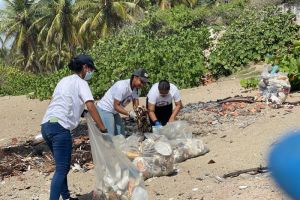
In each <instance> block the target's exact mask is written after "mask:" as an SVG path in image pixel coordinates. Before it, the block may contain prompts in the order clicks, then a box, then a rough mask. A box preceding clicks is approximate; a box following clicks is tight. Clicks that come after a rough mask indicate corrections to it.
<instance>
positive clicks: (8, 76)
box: [0, 65, 35, 96]
mask: <svg viewBox="0 0 300 200" xmlns="http://www.w3.org/2000/svg"><path fill="white" fill-rule="evenodd" d="M0 71H1V73H0V95H1V96H2V95H24V94H27V93H29V92H32V91H33V85H32V82H33V80H34V79H35V75H33V74H30V73H25V72H23V71H20V70H19V69H17V68H14V67H7V66H3V65H2V66H0Z"/></svg>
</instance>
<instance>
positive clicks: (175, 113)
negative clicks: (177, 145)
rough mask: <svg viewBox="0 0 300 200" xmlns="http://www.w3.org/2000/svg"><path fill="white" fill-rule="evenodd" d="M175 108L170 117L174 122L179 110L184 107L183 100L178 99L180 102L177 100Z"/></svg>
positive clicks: (170, 120)
mask: <svg viewBox="0 0 300 200" xmlns="http://www.w3.org/2000/svg"><path fill="white" fill-rule="evenodd" d="M175 106H176V107H175V109H174V110H173V112H172V115H171V117H170V119H169V122H173V121H174V120H175V117H176V116H177V114H178V113H179V111H180V110H181V108H182V102H181V101H178V102H175Z"/></svg>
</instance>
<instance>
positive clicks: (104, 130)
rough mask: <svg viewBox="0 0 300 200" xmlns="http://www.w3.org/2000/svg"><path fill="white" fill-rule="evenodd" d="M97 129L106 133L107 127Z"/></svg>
mask: <svg viewBox="0 0 300 200" xmlns="http://www.w3.org/2000/svg"><path fill="white" fill-rule="evenodd" d="M99 130H100V132H101V133H107V129H106V128H105V129H101V128H100V129H99Z"/></svg>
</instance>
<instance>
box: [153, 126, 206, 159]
mask: <svg viewBox="0 0 300 200" xmlns="http://www.w3.org/2000/svg"><path fill="white" fill-rule="evenodd" d="M159 135H162V136H164V137H166V138H168V143H169V144H170V145H171V147H172V149H173V156H174V162H175V163H179V162H183V161H185V160H187V159H190V158H194V157H197V156H201V155H204V154H206V153H207V152H209V150H208V148H207V147H206V146H205V145H204V143H203V142H202V140H200V139H194V138H193V137H192V136H193V135H192V131H191V129H190V126H189V125H188V123H187V122H186V121H175V122H172V123H168V124H167V125H166V126H164V127H163V128H161V129H160V130H159Z"/></svg>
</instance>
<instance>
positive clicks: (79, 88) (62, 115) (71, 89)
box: [42, 74, 94, 130]
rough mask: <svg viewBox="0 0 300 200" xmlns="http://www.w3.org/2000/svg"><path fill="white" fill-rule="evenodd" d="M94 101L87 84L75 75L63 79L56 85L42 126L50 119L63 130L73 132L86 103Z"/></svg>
mask: <svg viewBox="0 0 300 200" xmlns="http://www.w3.org/2000/svg"><path fill="white" fill-rule="evenodd" d="M90 100H92V101H93V100H94V98H93V95H92V92H91V90H90V87H89V85H88V83H87V82H86V81H85V80H83V79H82V78H80V77H79V76H78V75H77V74H73V75H70V76H67V77H64V78H63V79H61V80H60V81H59V83H58V84H57V86H56V88H55V90H54V93H53V95H52V100H51V102H50V104H49V106H48V109H47V111H46V114H45V116H44V118H43V121H42V124H43V123H46V122H47V121H49V120H50V119H51V118H52V117H56V118H57V119H58V123H59V124H60V125H61V126H63V127H64V128H65V129H68V130H73V129H74V128H76V127H77V126H78V124H79V122H80V116H81V114H82V112H83V110H84V107H85V103H86V102H87V101H90Z"/></svg>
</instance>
